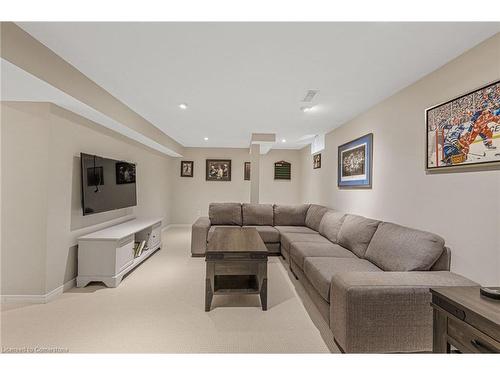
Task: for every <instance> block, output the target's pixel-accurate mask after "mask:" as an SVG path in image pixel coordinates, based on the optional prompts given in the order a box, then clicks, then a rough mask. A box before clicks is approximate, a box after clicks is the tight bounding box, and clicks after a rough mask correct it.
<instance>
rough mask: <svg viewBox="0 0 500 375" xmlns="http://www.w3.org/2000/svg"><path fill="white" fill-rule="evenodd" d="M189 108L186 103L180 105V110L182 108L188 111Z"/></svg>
mask: <svg viewBox="0 0 500 375" xmlns="http://www.w3.org/2000/svg"><path fill="white" fill-rule="evenodd" d="M187 107H188V106H187V104H186V103H181V104H179V108H180V109H187Z"/></svg>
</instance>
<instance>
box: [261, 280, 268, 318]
mask: <svg viewBox="0 0 500 375" xmlns="http://www.w3.org/2000/svg"><path fill="white" fill-rule="evenodd" d="M260 304H261V305H262V310H264V311H266V310H267V279H262V286H261V287H260Z"/></svg>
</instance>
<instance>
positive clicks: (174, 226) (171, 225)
mask: <svg viewBox="0 0 500 375" xmlns="http://www.w3.org/2000/svg"><path fill="white" fill-rule="evenodd" d="M171 228H191V224H168V225H166V226H165V227H164V228H163V230H167V229H171Z"/></svg>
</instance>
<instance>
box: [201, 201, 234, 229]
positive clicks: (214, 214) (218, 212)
mask: <svg viewBox="0 0 500 375" xmlns="http://www.w3.org/2000/svg"><path fill="white" fill-rule="evenodd" d="M208 217H209V218H210V223H211V225H240V226H241V224H242V220H241V203H210V205H209V207H208Z"/></svg>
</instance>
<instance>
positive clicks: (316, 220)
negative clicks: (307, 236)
mask: <svg viewBox="0 0 500 375" xmlns="http://www.w3.org/2000/svg"><path fill="white" fill-rule="evenodd" d="M327 211H328V208H326V207H324V206H319V205H317V204H311V205H310V206H309V209H308V210H307V214H306V221H305V223H306V226H308V227H309V228H311V229H314V230H315V231H316V232H318V231H319V224H320V223H321V219H323V215H324V214H325V213H326V212H327Z"/></svg>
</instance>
